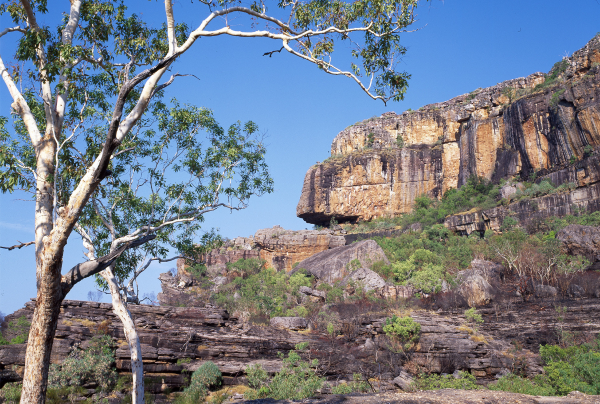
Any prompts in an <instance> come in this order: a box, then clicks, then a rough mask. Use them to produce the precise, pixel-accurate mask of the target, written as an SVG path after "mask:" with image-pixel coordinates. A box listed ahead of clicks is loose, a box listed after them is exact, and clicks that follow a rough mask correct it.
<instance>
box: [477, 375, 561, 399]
mask: <svg viewBox="0 0 600 404" xmlns="http://www.w3.org/2000/svg"><path fill="white" fill-rule="evenodd" d="M542 383H543V382H542ZM487 387H488V389H490V390H497V391H509V392H511V393H519V394H529V395H532V396H553V395H554V390H553V389H552V388H551V387H549V386H546V385H543V384H538V383H536V382H535V381H533V380H529V379H526V378H523V377H520V376H517V375H515V374H512V373H509V374H507V375H505V376H502V377H501V378H500V379H499V380H498V381H497V382H495V383H490V384H488V386H487Z"/></svg>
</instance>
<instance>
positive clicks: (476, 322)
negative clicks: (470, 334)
mask: <svg viewBox="0 0 600 404" xmlns="http://www.w3.org/2000/svg"><path fill="white" fill-rule="evenodd" d="M465 319H466V320H467V322H469V323H471V324H472V325H473V329H474V330H475V332H477V328H478V327H479V326H480V325H481V324H483V318H482V317H481V314H478V313H477V311H476V310H475V307H471V308H470V309H468V310H465Z"/></svg>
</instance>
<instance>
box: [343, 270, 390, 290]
mask: <svg viewBox="0 0 600 404" xmlns="http://www.w3.org/2000/svg"><path fill="white" fill-rule="evenodd" d="M350 281H354V282H356V283H359V284H360V285H361V286H362V287H363V288H364V289H365V291H367V292H368V291H371V290H378V289H381V288H383V287H384V286H385V280H384V279H383V278H382V277H381V276H379V274H377V272H374V271H371V270H370V269H367V268H359V269H357V270H356V271H354V272H352V273H351V274H350V275H348V276H346V277H345V278H344V280H343V281H342V283H341V285H342V286H344V285H346V284H348V283H349V282H350Z"/></svg>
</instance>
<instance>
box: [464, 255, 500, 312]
mask: <svg viewBox="0 0 600 404" xmlns="http://www.w3.org/2000/svg"><path fill="white" fill-rule="evenodd" d="M502 272H503V270H502V265H498V264H496V263H494V262H490V261H484V260H480V259H475V260H473V262H471V266H470V267H469V269H466V270H464V271H460V272H459V273H458V274H457V282H458V292H459V293H460V294H461V295H462V296H463V297H464V298H465V300H466V301H467V303H468V305H469V306H471V307H478V306H484V305H486V304H488V303H490V302H491V301H492V299H493V296H494V289H493V287H492V285H491V284H490V281H493V280H499V279H500V276H501V274H502Z"/></svg>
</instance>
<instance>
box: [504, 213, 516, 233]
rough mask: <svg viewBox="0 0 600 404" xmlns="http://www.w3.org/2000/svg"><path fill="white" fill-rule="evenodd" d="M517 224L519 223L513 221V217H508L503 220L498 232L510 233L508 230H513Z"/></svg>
mask: <svg viewBox="0 0 600 404" xmlns="http://www.w3.org/2000/svg"><path fill="white" fill-rule="evenodd" d="M518 224H519V221H518V220H517V219H515V218H514V217H511V216H508V217H505V218H504V220H503V221H502V226H500V230H501V231H502V232H505V231H510V230H512V229H514V228H515V227H516V226H517V225H518Z"/></svg>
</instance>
